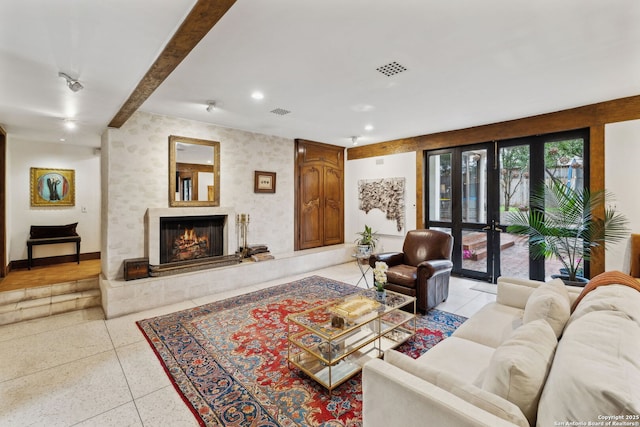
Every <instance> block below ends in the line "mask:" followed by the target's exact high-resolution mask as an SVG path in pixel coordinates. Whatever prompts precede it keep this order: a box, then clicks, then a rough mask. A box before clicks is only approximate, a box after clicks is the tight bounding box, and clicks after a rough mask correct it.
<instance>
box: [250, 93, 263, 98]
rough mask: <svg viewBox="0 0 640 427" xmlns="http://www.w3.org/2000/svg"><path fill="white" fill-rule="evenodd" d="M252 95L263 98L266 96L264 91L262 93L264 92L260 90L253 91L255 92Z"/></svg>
mask: <svg viewBox="0 0 640 427" xmlns="http://www.w3.org/2000/svg"><path fill="white" fill-rule="evenodd" d="M251 97H252V98H253V99H263V98H264V93H262V92H258V91H255V92H253V93H252V94H251Z"/></svg>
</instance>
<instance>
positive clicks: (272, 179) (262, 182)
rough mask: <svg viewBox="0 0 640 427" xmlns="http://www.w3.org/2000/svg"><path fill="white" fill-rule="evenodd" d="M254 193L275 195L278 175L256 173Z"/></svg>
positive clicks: (273, 173)
mask: <svg viewBox="0 0 640 427" xmlns="http://www.w3.org/2000/svg"><path fill="white" fill-rule="evenodd" d="M253 192H254V193H275V192H276V173H275V172H262V171H255V180H254V186H253Z"/></svg>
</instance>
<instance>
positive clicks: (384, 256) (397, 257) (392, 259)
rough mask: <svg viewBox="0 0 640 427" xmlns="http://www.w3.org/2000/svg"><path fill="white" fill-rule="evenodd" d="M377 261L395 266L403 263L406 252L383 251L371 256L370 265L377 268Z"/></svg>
mask: <svg viewBox="0 0 640 427" xmlns="http://www.w3.org/2000/svg"><path fill="white" fill-rule="evenodd" d="M377 261H382V262H386V263H387V265H388V266H389V267H393V266H394V265H400V264H402V263H403V261H404V254H403V253H402V252H383V253H380V254H373V255H371V256H370V257H369V265H370V266H371V267H373V268H375V266H376V262H377Z"/></svg>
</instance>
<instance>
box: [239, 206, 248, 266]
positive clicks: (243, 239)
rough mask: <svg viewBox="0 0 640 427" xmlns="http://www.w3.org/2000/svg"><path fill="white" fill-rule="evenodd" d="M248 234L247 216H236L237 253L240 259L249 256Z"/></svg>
mask: <svg viewBox="0 0 640 427" xmlns="http://www.w3.org/2000/svg"><path fill="white" fill-rule="evenodd" d="M248 233H249V214H236V235H237V236H238V253H240V254H241V255H242V258H247V257H248V256H249V248H248V244H247V234H248Z"/></svg>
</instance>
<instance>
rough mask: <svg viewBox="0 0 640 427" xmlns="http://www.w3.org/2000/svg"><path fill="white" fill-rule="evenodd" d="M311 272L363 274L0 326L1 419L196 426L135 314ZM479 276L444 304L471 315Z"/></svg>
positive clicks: (352, 269) (461, 284)
mask: <svg viewBox="0 0 640 427" xmlns="http://www.w3.org/2000/svg"><path fill="white" fill-rule="evenodd" d="M312 274H317V275H320V276H324V277H328V278H332V279H336V280H340V281H343V282H347V283H352V284H355V283H357V282H358V279H360V277H361V276H360V272H359V271H358V268H357V266H356V265H355V263H348V264H341V265H337V266H334V267H331V268H326V269H322V270H318V271H314V272H311V273H307V274H304V275H300V276H295V277H288V278H283V279H279V280H277V281H272V282H268V283H263V284H261V285H259V286H252V287H247V288H243V289H239V290H237V291H234V292H225V293H223V294H217V295H212V296H209V297H203V298H198V299H195V300H190V301H184V302H182V303H179V304H173V305H170V306H166V307H162V308H158V309H154V310H148V311H144V312H140V313H136V314H131V315H127V316H123V317H119V318H116V319H110V320H105V319H104V315H103V313H102V310H101V309H100V308H92V309H87V310H82V311H76V312H71V313H65V314H59V315H56V316H52V317H48V318H44V319H37V320H31V321H25V322H21V323H16V324H12V325H5V326H0V426H12V427H13V426H16V427H21V426H47V427H52V426H100V427H101V426H117V427H123V426H146V427H148V426H163V427H165V426H171V427H178V426H197V425H198V423H197V422H196V420H195V418H194V417H193V415H192V414H191V412H190V411H189V410H188V409H187V406H186V405H185V404H184V403H183V401H182V400H181V398H180V396H179V395H178V393H177V392H176V391H175V390H174V388H173V386H172V385H171V383H170V381H169V379H168V378H167V375H166V374H165V373H164V371H163V369H162V367H161V365H160V363H159V362H158V360H157V358H156V356H155V355H154V353H153V351H152V350H151V348H150V347H149V345H148V344H147V342H146V340H145V339H144V337H143V335H142V334H141V333H140V331H139V330H138V328H137V326H136V324H135V322H136V321H137V320H141V319H145V318H149V317H154V316H158V315H162V314H167V313H172V312H175V311H178V310H183V309H186V308H190V307H195V306H198V305H202V304H206V303H209V302H213V301H217V300H221V299H224V298H228V297H232V296H235V295H238V294H242V293H247V292H251V291H255V290H258V289H260V288H265V287H269V286H273V285H276V284H280V283H286V282H289V281H292V280H296V279H299V278H302V277H306V276H309V275H312ZM476 284H477V282H474V281H471V280H465V279H460V278H452V279H451V282H450V291H449V298H448V299H447V301H446V302H444V303H442V304H441V305H440V306H438V308H439V309H442V310H445V311H449V312H452V313H457V314H460V315H462V316H467V317H468V316H471V315H472V314H473V313H475V312H476V311H477V310H478V309H480V308H481V307H482V306H484V305H485V304H487V303H488V302H490V301H494V300H495V295H492V294H490V293H485V292H480V291H476V290H472V289H471V287H473V286H474V285H476ZM360 285H361V286H363V285H364V282H361V283H360Z"/></svg>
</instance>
